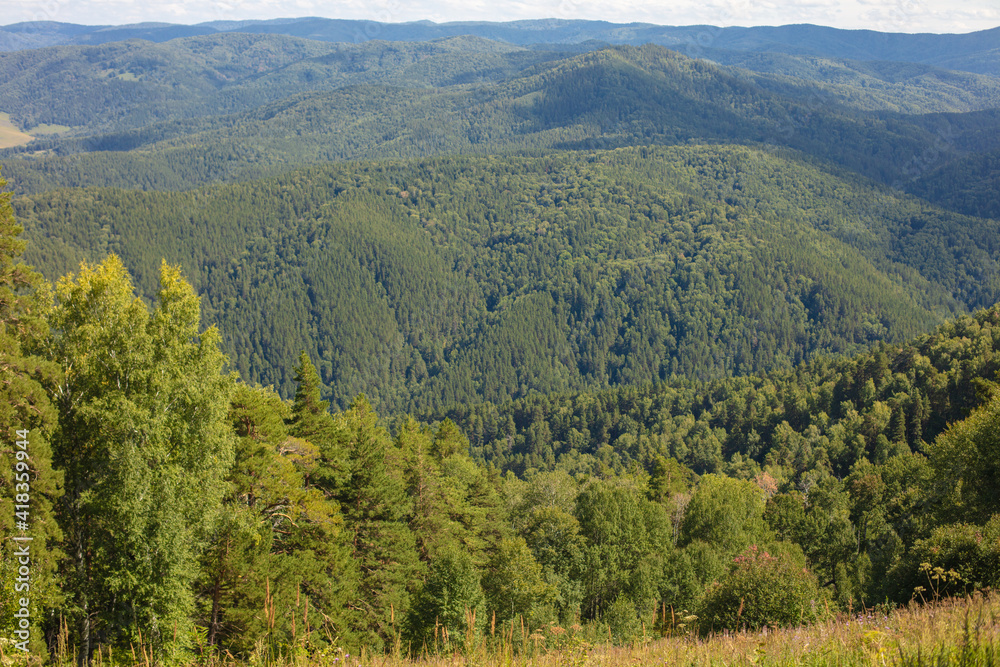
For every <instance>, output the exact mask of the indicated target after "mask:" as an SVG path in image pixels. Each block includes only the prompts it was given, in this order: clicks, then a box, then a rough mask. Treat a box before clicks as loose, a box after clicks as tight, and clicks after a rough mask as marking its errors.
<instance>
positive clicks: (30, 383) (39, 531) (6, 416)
mask: <svg viewBox="0 0 1000 667" xmlns="http://www.w3.org/2000/svg"><path fill="white" fill-rule="evenodd" d="M5 186H6V181H5V180H4V179H3V178H0V190H2V189H3V188H4V187H5ZM10 199H11V195H10V193H8V192H0V533H2V534H3V535H5V536H6V537H5V538H4V539H3V541H2V543H0V591H2V593H3V594H2V596H0V599H2V600H3V602H2V603H0V634H3V635H4V636H5V637H13V636H14V635H13V634H12V630H13V629H14V627H13V623H14V622H15V618H14V612H15V611H16V610H15V608H14V606H15V604H16V603H17V602H19V601H20V600H21V599H22V598H27V599H29V600H30V601H31V605H32V606H31V607H30V610H31V619H35V623H34V624H33V626H32V633H31V634H32V642H31V644H30V647H31V649H32V652H35V651H37V649H38V648H39V645H40V641H39V637H40V636H41V634H42V632H41V628H40V627H39V625H38V623H37V619H40V618H44V614H45V610H46V609H54V608H56V607H57V606H58V605H59V604H60V603H61V602H62V593H61V590H60V586H59V584H60V581H59V578H58V576H57V572H56V569H57V566H58V561H59V560H60V559H61V557H62V553H61V552H60V550H59V542H60V541H61V539H62V534H61V531H60V529H59V526H58V524H57V522H56V517H55V512H54V505H55V503H56V502H57V501H58V498H59V497H60V496H61V495H62V490H63V486H62V480H63V476H62V474H61V472H60V471H58V470H54V469H53V467H52V449H51V445H50V441H51V437H52V432H53V430H54V429H55V427H56V419H57V416H56V412H55V409H54V407H53V405H52V402H51V401H50V400H49V397H48V395H47V393H46V391H45V389H44V386H43V383H48V382H51V381H52V380H53V379H54V378H55V377H57V376H58V373H59V369H58V368H57V367H55V366H54V365H52V364H51V363H48V362H47V361H46V360H45V359H44V358H43V357H42V356H41V355H40V354H39V352H40V347H41V346H42V344H43V342H44V340H45V338H46V336H47V334H48V321H47V316H48V315H49V313H50V310H51V307H52V298H51V288H50V287H49V285H48V284H47V283H46V282H45V281H44V280H43V279H42V276H41V275H40V274H38V273H37V272H35V271H34V270H32V268H31V267H29V266H25V265H24V264H22V263H21V261H20V259H21V254H22V253H23V252H24V241H22V240H21V239H20V238H19V236H20V234H21V231H22V229H21V227H20V226H19V225H18V224H17V221H16V220H15V218H14V212H13V209H12V208H11V205H10ZM18 442H20V443H23V447H22V446H19V445H18V444H17V443H18ZM19 496H20V497H21V498H22V499H19ZM25 496H27V497H28V499H29V501H28V502H27V503H25V502H24V501H23V497H25ZM18 505H20V506H21V507H17V506H18ZM25 505H27V506H28V512H27V513H24V514H22V515H21V516H18V515H17V514H16V513H15V511H16V510H17V511H23V509H24V506H25ZM24 518H27V520H26V521H25V523H26V524H27V526H28V527H27V529H23V528H21V529H17V530H16V527H17V525H18V524H19V523H21V521H22V520H23V519H24ZM14 536H21V537H30V538H31V542H30V544H29V546H30V553H31V557H30V560H31V581H30V586H31V588H30V590H28V591H25V590H24V588H23V583H24V582H18V583H20V585H19V586H18V585H16V578H17V574H16V573H17V569H18V566H19V563H18V560H17V559H16V558H15V556H14V551H15V548H20V547H23V546H24V545H25V544H27V543H24V542H22V543H16V542H14V540H12V539H9V538H10V537H14ZM16 587H20V588H21V590H20V591H17V590H15V588H16ZM18 608H20V606H19V605H18Z"/></svg>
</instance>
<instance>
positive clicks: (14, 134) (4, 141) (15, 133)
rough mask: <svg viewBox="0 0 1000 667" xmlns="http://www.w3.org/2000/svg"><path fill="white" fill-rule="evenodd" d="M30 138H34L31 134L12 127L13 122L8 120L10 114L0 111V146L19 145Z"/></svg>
mask: <svg viewBox="0 0 1000 667" xmlns="http://www.w3.org/2000/svg"><path fill="white" fill-rule="evenodd" d="M32 139H34V137H33V136H31V135H30V134H25V133H24V132H22V131H21V130H19V129H17V128H16V127H14V124H13V123H11V122H10V114H5V113H0V148H10V147H11V146H20V145H22V144H26V143H28V142H29V141H31V140H32Z"/></svg>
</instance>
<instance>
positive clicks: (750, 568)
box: [698, 546, 829, 631]
mask: <svg viewBox="0 0 1000 667" xmlns="http://www.w3.org/2000/svg"><path fill="white" fill-rule="evenodd" d="M828 605H829V602H828V599H827V596H826V594H825V592H824V591H821V590H820V588H819V585H818V584H817V583H816V577H815V576H813V574H812V573H811V572H809V570H808V569H806V568H805V567H802V565H801V564H798V563H796V562H795V559H794V558H793V557H792V556H791V555H790V554H777V555H772V554H771V553H769V552H767V551H762V550H760V549H759V548H758V547H757V546H752V547H750V548H749V549H747V550H746V551H744V552H743V553H742V554H740V555H739V556H737V557H736V558H734V559H733V562H732V565H731V566H730V569H729V573H728V574H727V575H726V576H725V577H723V579H722V581H716V582H713V583H712V584H711V585H710V586H709V587H708V589H707V590H706V591H705V594H704V595H703V596H702V600H701V605H700V609H699V613H698V619H699V620H698V623H699V627H700V628H701V630H702V631H718V630H740V629H747V630H758V629H760V628H762V627H764V626H788V625H798V624H800V623H812V622H814V621H815V620H817V619H818V618H820V617H821V616H823V615H825V614H826V613H827V610H828V609H829V606H828Z"/></svg>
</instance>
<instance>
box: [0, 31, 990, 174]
mask: <svg viewBox="0 0 1000 667" xmlns="http://www.w3.org/2000/svg"><path fill="white" fill-rule="evenodd" d="M459 41H460V42H461V43H460V44H452V43H450V42H449V43H448V44H445V43H434V44H431V45H405V48H404V47H403V46H400V47H398V48H397V47H395V46H392V47H391V48H390V46H386V45H383V46H381V47H377V48H376V46H375V45H365V46H364V48H362V47H357V48H358V49H360V50H358V51H354V52H352V53H353V55H352V56H350V57H351V58H353V57H357V58H360V59H362V60H364V62H366V63H368V62H369V61H370V60H371V61H372V62H373V60H372V59H375V58H376V57H378V58H384V59H386V60H387V61H391V62H395V60H396V59H398V58H402V59H403V61H405V63H411V64H410V65H405V66H403V65H400V66H398V67H397V66H396V65H386V67H385V69H382V70H379V69H378V68H377V67H375V68H374V69H370V68H367V66H366V68H362V69H360V70H359V71H360V72H364V73H366V74H364V76H361V75H357V76H355V75H351V76H354V78H353V79H352V78H351V76H346V75H345V76H343V77H340V78H337V77H338V76H339V75H337V76H334V75H333V74H331V73H330V72H332V71H333V70H336V71H341V70H349V69H350V68H349V67H348V66H347V65H345V63H344V62H341V60H343V59H344V58H347V56H343V54H331V55H330V56H328V57H327V56H324V57H322V58H318V59H310V60H303V61H299V62H296V63H293V64H291V65H289V66H288V67H286V68H284V70H283V72H284V74H282V77H284V78H281V77H278V74H277V73H269V74H266V75H262V76H261V78H260V79H254V80H252V81H248V82H246V83H239V84H237V85H234V86H233V87H231V88H224V89H223V90H221V91H220V92H219V93H218V95H217V96H216V97H215V98H211V100H214V101H212V104H221V101H220V100H222V99H223V98H225V99H228V100H230V101H232V100H235V99H237V98H238V97H239V96H240V95H244V94H245V100H244V101H248V100H251V99H252V100H256V102H259V103H260V106H257V107H254V108H253V109H252V110H245V111H243V112H240V113H232V114H228V115H222V116H219V115H216V116H201V117H199V118H189V119H187V120H172V121H164V122H162V123H153V124H150V125H146V126H144V127H140V128H135V129H131V130H122V131H116V132H113V133H105V134H100V135H95V136H90V137H83V138H76V139H53V140H47V141H37V142H34V143H32V144H30V145H28V146H25V147H22V148H21V149H18V150H9V151H8V152H7V164H8V165H9V166H8V173H9V174H10V175H11V176H12V178H13V179H14V180H15V181H16V183H17V184H18V187H19V188H20V189H21V191H37V190H40V189H44V188H47V187H58V186H64V187H65V186H73V187H80V186H85V185H110V186H119V187H142V188H146V189H183V188H189V187H194V186H196V185H198V184H201V183H204V182H206V181H218V180H238V179H246V178H253V177H259V176H261V175H265V174H267V173H275V172H278V171H280V170H283V169H286V168H288V167H289V166H291V165H297V164H303V163H310V162H323V161H327V160H344V159H370V158H373V157H374V158H380V157H417V156H422V155H433V154H454V153H516V152H524V151H539V150H549V149H553V148H555V149H566V148H570V149H594V148H609V147H617V146H628V145H648V144H683V143H688V142H692V141H696V142H706V141H707V142H719V143H734V142H735V143H743V144H761V143H764V144H775V145H781V146H786V147H791V148H794V149H796V150H799V151H802V152H804V153H806V154H809V155H813V156H815V157H817V158H819V159H822V160H827V161H832V162H835V163H837V164H840V165H841V166H843V167H846V168H848V169H851V170H854V171H858V172H860V173H862V174H864V175H865V176H867V177H869V178H873V179H876V180H881V181H883V182H887V183H897V182H905V181H906V179H908V178H909V177H910V176H911V174H912V172H913V171H914V169H915V168H922V165H924V164H926V163H927V160H928V155H930V154H931V153H933V155H932V158H933V160H934V161H937V162H940V163H945V162H948V161H951V160H953V159H956V158H958V157H960V156H962V155H963V154H965V153H967V152H970V151H972V152H975V151H977V150H979V148H978V147H977V142H978V144H981V143H982V142H981V141H978V139H979V138H980V137H984V136H991V135H993V134H996V131H997V128H998V127H1000V119H998V117H997V116H996V114H994V113H992V112H988V111H987V112H976V113H967V114H931V115H928V114H922V115H917V116H914V115H906V114H900V113H889V112H886V111H881V112H878V113H875V112H865V111H861V110H858V109H855V108H852V107H851V106H850V105H849V104H846V103H840V102H837V101H836V100H831V99H829V96H825V95H826V93H825V92H824V89H823V88H822V87H818V86H817V85H816V84H813V83H809V82H806V81H798V82H797V83H795V84H794V85H791V84H789V83H788V81H789V80H787V79H783V80H781V81H779V80H777V79H775V80H774V81H771V83H769V84H767V85H764V83H763V82H762V80H761V79H760V78H759V77H760V76H764V75H753V76H751V75H748V73H747V72H746V71H742V70H741V71H730V70H726V69H724V68H720V67H718V66H716V65H713V64H711V63H707V62H704V61H698V60H692V59H690V58H686V57H684V56H682V55H679V54H677V53H675V52H672V51H669V50H666V49H663V48H662V47H657V46H644V47H638V48H636V47H615V48H610V49H603V50H599V51H595V52H591V53H585V54H580V55H575V56H571V57H562V58H554V59H553V57H552V54H549V55H548V56H545V57H544V58H543V57H542V56H538V57H539V58H540V59H541V60H542V62H533V61H532V58H534V57H535V56H532V55H530V53H529V54H528V55H525V52H522V51H507V52H505V51H500V52H494V51H490V50H489V49H488V48H487V47H489V45H490V43H488V42H485V43H484V42H475V41H473V43H472V44H471V45H469V44H466V43H465V42H463V41H461V40H459ZM466 41H467V40H466ZM184 43H187V42H184ZM171 44H172V43H171ZM466 48H469V49H473V51H468V50H462V49H466ZM365 49H370V51H366V50H365ZM420 49H424V50H427V51H435V50H436V54H434V53H425V54H423V55H426V56H427V57H426V58H424V59H423V60H420V58H418V57H417V55H415V54H414V53H412V51H414V50H417V51H419V50H420ZM449 49H451V50H449ZM475 49H479V51H475ZM401 54H402V55H401ZM470 54H471V55H470ZM418 55H419V54H418ZM397 57H398V58H397ZM421 57H423V56H421ZM330 59H332V60H330ZM338 59H340V60H338ZM463 59H465V61H466V62H464V64H463V65H462V66H461V67H459V66H458V65H457V64H456V63H458V62H460V61H462V60H463ZM321 61H322V62H323V63H327V65H329V67H328V68H327V69H323V67H327V65H322V66H321V65H320V64H319V63H320V62H321ZM334 61H337V62H336V63H334ZM349 61H350V58H347V61H346V62H348V63H349ZM330 63H333V64H330ZM405 63H404V64H405ZM429 63H437V64H436V65H434V67H431V65H430V64H429ZM491 63H492V64H491ZM445 65H448V67H446V66H445ZM452 66H454V67H452ZM494 66H495V67H494ZM449 67H452V69H449ZM301 68H305V70H302V69H301ZM310 68H320V69H321V70H322V71H324V72H326V73H325V74H323V76H321V77H319V78H317V79H316V80H315V81H316V82H314V83H313V84H309V85H313V86H316V87H322V86H335V85H340V86H341V87H338V88H336V89H334V90H328V91H311V92H300V93H298V94H290V95H288V96H286V97H281V98H280V99H275V100H272V101H270V102H267V101H266V100H267V99H270V98H268V97H267V96H268V95H270V96H272V97H274V96H276V95H277V94H278V93H277V92H276V91H279V90H281V87H282V85H284V86H286V90H288V91H295V90H301V89H302V87H303V86H304V85H305V84H300V82H299V77H298V76H297V75H293V74H292V73H293V72H296V71H299V72H300V73H301V72H305V73H306V75H308V72H309V71H312V70H311V69H310ZM421 68H425V69H423V70H422V69H421ZM426 68H430V69H426ZM518 68H522V69H520V70H518ZM417 70H421V71H422V72H423V73H422V74H420V73H414V76H415V77H417V78H416V79H412V80H410V84H413V83H414V81H416V82H417V83H420V82H421V81H423V82H424V83H427V84H433V83H434V80H433V77H431V76H430V73H431V72H436V73H437V74H436V76H438V77H439V78H442V79H448V80H464V79H465V78H466V75H468V77H471V78H472V79H476V78H477V77H480V74H481V75H482V78H484V79H485V81H483V82H481V83H460V84H454V85H450V86H445V87H442V88H437V87H424V86H423V84H421V85H408V86H407V87H400V86H399V84H400V83H405V81H404V80H405V79H406V78H407V76H409V75H408V74H406V73H407V72H417ZM477 72H478V73H479V74H477ZM355 74H357V73H355ZM491 76H495V77H496V78H497V79H500V80H499V81H497V80H492V79H491V78H490V77H491ZM768 76H771V75H768ZM380 77H381V79H384V80H385V81H386V82H387V83H379V82H378V79H379V78H380ZM420 77H424V78H423V79H421V78H420ZM306 78H308V76H306ZM352 80H359V81H362V80H363V81H362V82H361V83H357V84H351V85H343V84H347V83H350V82H351V81H352ZM261 81H264V82H266V84H267V85H263V84H261ZM338 82H339V83H338ZM390 83H391V84H393V85H389V84H390ZM771 84H774V85H771ZM772 88H774V90H772ZM260 90H268V91H270V92H268V93H267V94H266V95H265V94H264V93H258V91H260ZM859 90H860V89H859ZM900 95H902V93H900ZM226 96H229V97H226ZM824 96H825V97H824ZM204 99H206V100H207V99H209V98H204ZM206 103H207V102H206ZM914 104H918V106H919V105H920V104H919V103H917V102H915V103H914ZM140 108H142V107H141V105H140V107H137V109H136V113H138V112H139V109H140ZM942 123H944V124H946V125H947V130H948V134H947V135H946V138H945V139H944V140H943V139H942V136H943V135H942V128H941V125H942ZM915 165H916V167H915Z"/></svg>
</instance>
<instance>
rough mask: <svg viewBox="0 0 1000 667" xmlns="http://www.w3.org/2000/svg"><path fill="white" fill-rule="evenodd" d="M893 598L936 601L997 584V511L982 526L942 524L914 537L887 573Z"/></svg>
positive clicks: (999, 536) (999, 519)
mask: <svg viewBox="0 0 1000 667" xmlns="http://www.w3.org/2000/svg"><path fill="white" fill-rule="evenodd" d="M889 580H890V581H891V582H892V585H891V586H890V587H887V588H889V590H890V593H891V595H892V597H893V598H894V599H896V600H897V601H899V602H905V601H907V600H910V599H917V600H920V601H929V600H937V599H939V598H941V597H947V596H953V595H962V594H966V593H971V592H972V591H976V590H983V589H986V588H996V587H997V586H998V585H1000V514H998V515H996V516H994V517H993V518H992V519H990V521H989V522H987V523H986V525H985V526H976V525H970V524H945V525H942V526H938V527H936V528H935V529H934V531H933V532H932V533H931V535H930V537H928V538H926V539H922V540H917V542H916V543H915V544H914V545H913V548H912V549H910V550H909V551H908V552H907V553H906V555H905V556H904V557H903V558H902V559H901V560H900V561H899V562H898V563H897V564H896V565H895V566H894V567H893V569H892V571H891V572H890V574H889Z"/></svg>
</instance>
